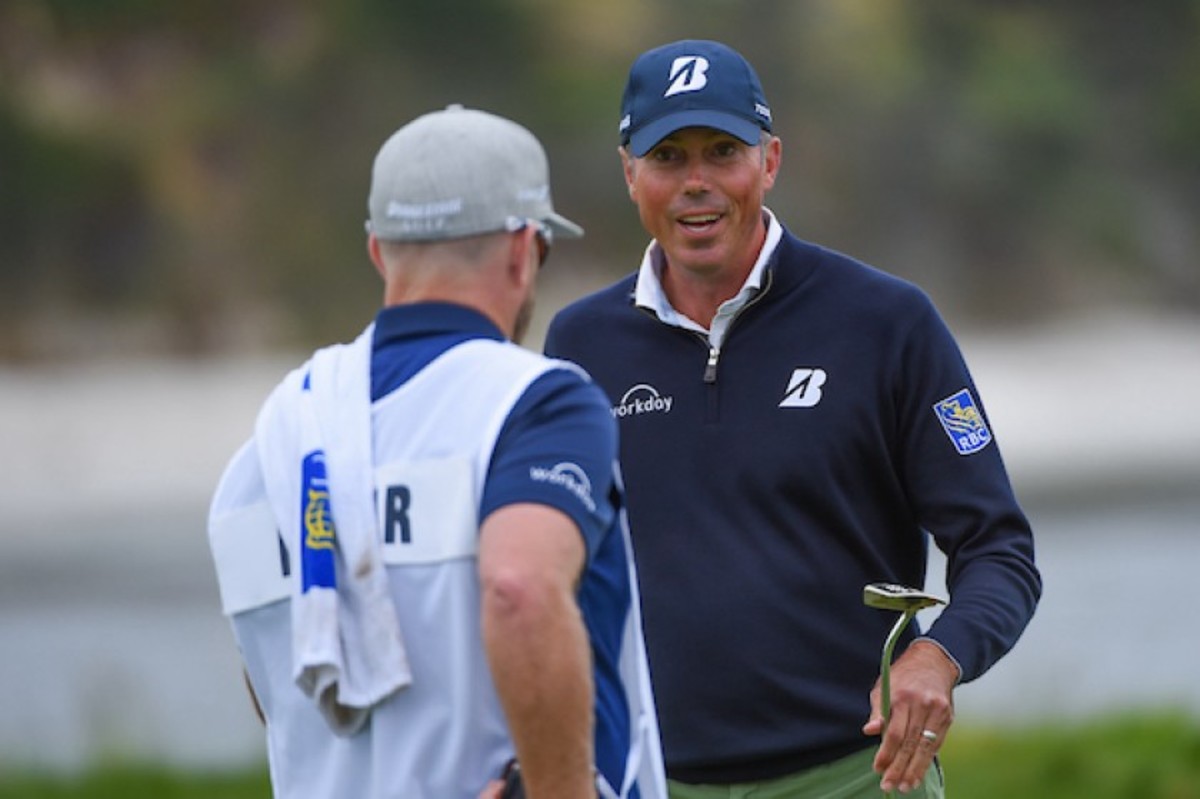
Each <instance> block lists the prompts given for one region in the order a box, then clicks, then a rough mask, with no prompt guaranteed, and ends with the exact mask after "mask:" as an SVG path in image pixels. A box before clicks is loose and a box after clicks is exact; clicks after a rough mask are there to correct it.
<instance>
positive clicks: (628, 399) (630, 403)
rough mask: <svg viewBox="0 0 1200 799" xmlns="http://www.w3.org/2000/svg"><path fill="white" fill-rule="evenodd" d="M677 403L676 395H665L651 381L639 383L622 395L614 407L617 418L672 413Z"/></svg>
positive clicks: (613, 412)
mask: <svg viewBox="0 0 1200 799" xmlns="http://www.w3.org/2000/svg"><path fill="white" fill-rule="evenodd" d="M674 404H675V398H674V397H664V396H663V395H662V394H659V393H658V389H656V388H655V387H654V386H652V385H650V384H649V383H638V384H637V385H636V386H634V387H633V388H631V389H629V390H628V391H626V392H625V393H624V394H623V395H622V396H621V401H620V402H618V403H617V404H616V405H614V406H613V407H612V415H613V418H615V419H625V418H627V417H630V416H641V415H643V414H647V413H670V412H671V406H672V405H674Z"/></svg>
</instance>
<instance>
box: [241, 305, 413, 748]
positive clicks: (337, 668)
mask: <svg viewBox="0 0 1200 799" xmlns="http://www.w3.org/2000/svg"><path fill="white" fill-rule="evenodd" d="M373 331H374V326H373V325H372V326H369V327H368V328H367V329H366V331H364V332H363V334H362V335H361V336H359V337H358V339H357V340H355V341H354V342H353V343H351V344H348V345H337V346H333V347H327V348H325V349H322V350H319V351H317V352H316V353H315V354H314V355H313V357H312V359H311V360H310V361H309V362H308V364H307V365H306V367H304V368H301V369H299V370H297V371H296V372H293V373H292V375H290V376H289V377H288V379H286V380H285V381H284V382H283V383H282V384H281V385H280V387H279V388H278V389H276V391H275V393H274V394H272V396H271V398H270V399H269V400H268V401H267V403H266V404H265V405H264V407H263V410H262V412H261V413H260V414H259V418H258V423H257V426H256V431H255V436H256V439H257V445H258V451H259V458H260V459H261V462H262V466H263V475H264V478H265V481H266V485H267V493H268V495H269V496H270V500H271V507H272V509H273V511H274V513H275V518H276V521H277V522H278V523H279V526H280V530H282V531H283V534H284V536H285V540H286V541H288V548H289V551H298V552H299V555H298V557H295V558H294V559H293V563H294V565H296V566H298V571H299V577H298V578H297V579H294V583H293V592H292V664H293V676H294V678H295V680H296V684H297V685H298V686H299V687H300V689H301V690H302V691H304V693H305V694H306V695H307V696H309V697H311V698H312V699H313V700H314V701H315V702H316V703H317V705H318V707H319V709H320V711H321V713H322V715H323V716H324V717H325V719H326V721H327V722H328V723H329V726H330V728H331V729H332V730H333V731H334V732H335V733H336V734H338V735H353V734H354V733H355V732H357V731H358V730H359V729H361V728H362V726H363V724H365V723H366V721H367V719H368V717H369V716H370V713H371V710H372V708H374V706H375V705H376V704H378V703H379V702H381V701H383V700H384V699H386V698H387V697H388V696H390V695H391V694H393V693H394V692H396V691H397V690H400V689H401V688H404V687H405V686H407V685H409V684H410V683H411V682H412V672H411V670H410V669H409V665H408V658H407V656H406V654H405V650H404V641H403V639H402V637H401V634H400V626H399V622H398V621H397V618H396V609H395V606H394V605H393V604H392V599H391V594H390V592H389V589H388V581H387V573H386V569H385V567H384V564H383V557H382V553H381V551H380V547H381V544H380V538H379V535H378V531H377V528H376V525H377V522H376V518H375V508H374V483H373V471H374V470H373V464H372V457H371V455H372V447H371V397H370V390H371V388H370V385H371V375H370V364H371V342H372V336H373Z"/></svg>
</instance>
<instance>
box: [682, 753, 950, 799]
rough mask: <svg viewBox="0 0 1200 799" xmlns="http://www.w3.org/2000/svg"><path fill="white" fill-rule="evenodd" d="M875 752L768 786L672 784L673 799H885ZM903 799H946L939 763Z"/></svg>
mask: <svg viewBox="0 0 1200 799" xmlns="http://www.w3.org/2000/svg"><path fill="white" fill-rule="evenodd" d="M874 760H875V748H874V747H870V748H868V749H864V750H863V751H861V752H856V753H854V754H852V755H849V756H848V757H844V758H842V759H841V760H835V761H834V762H832V763H829V764H827V765H824V766H817V767H816V768H812V769H808V770H807V771H801V772H798V773H796V774H790V775H788V776H786V777H780V778H779V779H775V780H769V781H767V782H745V783H738V784H736V785H687V784H685V783H682V782H675V781H674V780H670V781H668V785H667V788H668V793H669V794H670V797H671V799H881V797H882V796H883V791H881V790H879V779H880V777H879V775H878V774H876V773H875V772H874V771H873V770H872V769H871V763H872V762H873V761H874ZM895 795H896V797H898V798H899V797H903V799H945V797H946V790H945V786H944V785H943V784H942V770H941V767H940V766H939V765H938V763H937V762H936V761H934V763H933V765H931V766H930V767H929V771H928V772H927V773H926V774H925V780H924V782H923V783H922V784H921V785H920V786H918V787H917V788H916V789H915V790H912V791H910V792H908V793H907V794H901V793H899V792H898V791H897V792H895Z"/></svg>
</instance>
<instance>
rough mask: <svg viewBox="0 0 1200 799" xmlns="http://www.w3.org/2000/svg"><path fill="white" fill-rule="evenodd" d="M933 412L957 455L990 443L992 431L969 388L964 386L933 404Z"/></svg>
mask: <svg viewBox="0 0 1200 799" xmlns="http://www.w3.org/2000/svg"><path fill="white" fill-rule="evenodd" d="M933 412H934V413H936V414H937V418H938V421H939V422H941V423H942V429H944V430H945V431H946V435H948V436H949V437H950V440H951V441H952V442H953V443H954V448H955V449H957V450H958V454H959V455H970V454H971V453H973V452H978V451H979V450H981V449H983V448H984V447H986V446H987V445H988V444H990V443H991V441H992V432H991V431H990V430H988V426H987V422H985V421H984V419H983V414H982V413H981V412H980V410H979V405H978V404H976V402H975V398H974V397H972V396H971V391H970V390H969V389H965V388H964V389H963V390H962V391H960V392H958V393H957V394H952V395H951V396H949V397H946V399H944V400H942V401H941V402H939V403H937V404H935V405H934V406H933Z"/></svg>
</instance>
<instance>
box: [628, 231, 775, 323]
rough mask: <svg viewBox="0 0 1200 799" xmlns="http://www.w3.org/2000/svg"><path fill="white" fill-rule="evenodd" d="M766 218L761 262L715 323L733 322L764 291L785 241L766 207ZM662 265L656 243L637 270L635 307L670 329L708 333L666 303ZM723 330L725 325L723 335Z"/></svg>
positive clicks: (719, 312) (660, 250)
mask: <svg viewBox="0 0 1200 799" xmlns="http://www.w3.org/2000/svg"><path fill="white" fill-rule="evenodd" d="M763 216H764V218H765V219H766V221H767V237H766V239H764V240H763V245H762V249H760V250H759V251H758V259H757V260H756V261H755V262H754V267H753V268H752V269H751V270H750V274H749V275H747V276H746V282H745V283H743V284H742V288H741V289H740V290H739V291H738V293H737V294H735V295H734V296H733V297H731V298H730V299H728V300H726V301H725V302H724V303H722V304H721V307H720V308H719V309H718V310H717V319H715V320H713V321H714V323H716V322H718V321H719V320H720V319H721V318H722V317H724V318H726V319H731V318H732V317H733V316H734V315H735V314H737V312H738V311H740V310H741V309H742V308H743V307H744V306H745V305H746V303H748V302H749V301H750V300H752V299H753V298H754V296H755V295H756V294H758V292H759V291H761V290H762V284H763V275H764V274H765V273H766V271H767V264H768V263H769V262H770V260H771V256H772V255H773V254H774V253H775V248H776V247H777V246H778V245H779V240H780V238H782V237H783V226H782V225H780V224H779V221H778V220H777V219H776V218H775V214H774V213H772V212H771V210H770V209H769V208H766V207H764V208H763ZM663 263H664V256H663V251H662V247H660V246H659V244H658V242H657V241H651V242H650V244H649V245H648V246H647V247H646V252H645V254H644V255H643V256H642V264H641V266H640V267H639V268H638V276H637V287H636V288H635V289H634V295H633V300H634V304H636V305H637V306H638V307H639V308H645V309H646V310H648V311H651V312H652V313H654V315H655V316H657V317H658V318H659V319H660V320H662V321H663V322H664V323H666V324H668V325H673V326H675V327H683V328H687V329H689V330H695V331H697V332H700V333H706V334H707V333H709V332H710V331H709V329H708V328H706V327H703V326H702V325H699V324H697V323H696V322H694V321H692V320H691V319H689V318H687V317H686V316H684V315H683V314H681V313H679V312H678V311H676V310H675V309H674V308H673V307H672V306H671V302H670V300H668V299H667V293H666V292H665V291H663V287H662V269H663ZM714 326H715V324H714ZM723 327H724V326H723V325H722V335H723Z"/></svg>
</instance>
